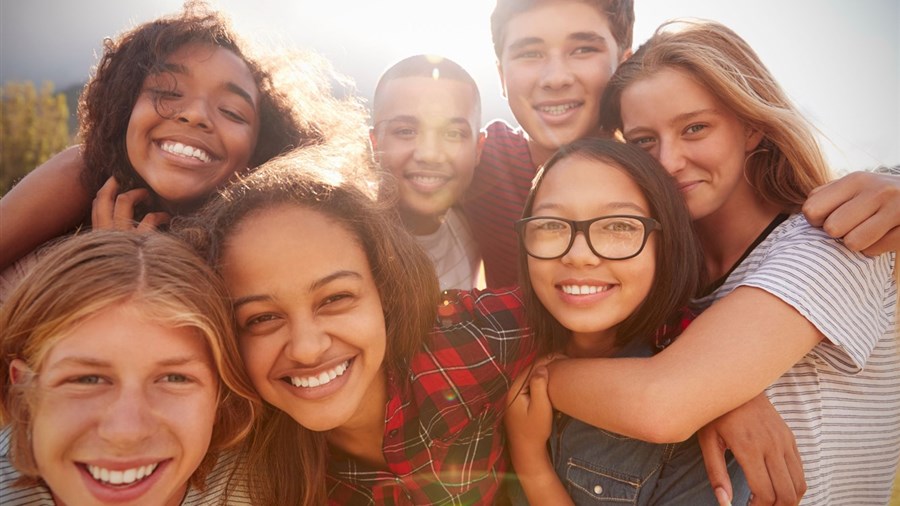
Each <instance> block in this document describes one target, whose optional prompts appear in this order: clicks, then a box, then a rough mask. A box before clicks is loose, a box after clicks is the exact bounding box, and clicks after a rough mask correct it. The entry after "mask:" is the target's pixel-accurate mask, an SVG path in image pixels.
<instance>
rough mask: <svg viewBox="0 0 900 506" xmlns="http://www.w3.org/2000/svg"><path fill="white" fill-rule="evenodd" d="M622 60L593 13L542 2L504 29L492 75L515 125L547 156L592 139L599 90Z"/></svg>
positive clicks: (566, 2)
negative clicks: (497, 75) (495, 73)
mask: <svg viewBox="0 0 900 506" xmlns="http://www.w3.org/2000/svg"><path fill="white" fill-rule="evenodd" d="M629 53H630V52H629ZM626 56H627V54H625V55H622V58H620V55H619V49H618V46H617V45H616V40H615V38H614V37H613V35H612V32H611V31H610V28H609V22H608V19H607V17H606V15H605V14H603V13H601V12H599V11H598V10H597V9H596V8H594V7H592V6H591V5H588V4H586V3H583V2H579V1H576V0H561V1H555V2H542V3H539V4H537V5H536V6H535V7H534V8H532V9H531V10H528V11H526V12H523V13H521V14H518V15H516V16H515V17H513V18H512V19H510V20H509V22H508V23H507V25H506V36H505V39H504V42H503V50H502V53H501V57H500V61H499V62H498V70H499V71H500V80H501V82H502V84H503V92H504V95H505V96H506V98H507V100H509V107H510V109H511V110H512V112H513V114H514V115H515V117H516V120H517V121H518V122H519V124H520V125H521V126H522V128H524V129H525V132H527V133H528V137H529V139H530V140H531V141H532V142H534V143H537V145H538V147H540V148H542V149H543V150H545V151H551V152H552V151H555V150H556V148H558V147H559V146H561V145H563V144H566V143H569V142H572V141H574V140H577V139H579V138H582V137H586V136H589V135H592V134H596V133H597V131H598V127H597V125H598V121H599V115H600V98H601V97H602V95H603V90H604V89H605V88H606V84H607V83H608V82H609V79H610V77H611V76H612V74H613V72H615V70H616V67H618V65H619V63H620V62H621V61H622V60H624V57H626ZM548 154H549V153H548Z"/></svg>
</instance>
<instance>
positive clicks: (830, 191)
mask: <svg viewBox="0 0 900 506" xmlns="http://www.w3.org/2000/svg"><path fill="white" fill-rule="evenodd" d="M803 214H804V215H805V216H806V219H807V220H809V222H810V223H811V224H812V225H814V226H817V227H822V228H823V229H824V230H825V231H826V232H827V233H828V235H830V236H832V237H835V238H839V239H843V241H844V245H845V246H847V247H848V248H850V249H851V250H854V251H862V252H863V253H865V254H866V255H870V256H874V255H880V254H882V253H884V252H886V251H896V250H900V176H893V175H889V174H876V173H873V172H864V171H860V172H853V173H851V174H848V175H846V176H844V177H842V178H840V179H837V180H835V181H832V182H830V183H828V184H826V185H822V186H820V187H818V188H816V189H814V190H813V191H812V192H810V194H809V198H807V200H806V202H805V203H804V204H803Z"/></svg>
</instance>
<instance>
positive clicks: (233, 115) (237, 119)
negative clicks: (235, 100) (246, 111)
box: [219, 108, 247, 123]
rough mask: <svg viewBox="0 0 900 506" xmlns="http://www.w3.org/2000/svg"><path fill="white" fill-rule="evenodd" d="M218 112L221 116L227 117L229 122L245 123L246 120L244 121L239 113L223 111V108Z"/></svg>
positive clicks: (228, 110)
mask: <svg viewBox="0 0 900 506" xmlns="http://www.w3.org/2000/svg"><path fill="white" fill-rule="evenodd" d="M219 110H220V111H221V112H222V114H224V115H225V117H227V118H228V119H230V120H232V121H234V122H237V123H247V120H246V119H244V116H242V115H241V114H240V113H237V112H235V111H232V110H230V109H225V108H222V109H219Z"/></svg>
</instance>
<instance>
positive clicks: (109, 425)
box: [97, 386, 159, 448]
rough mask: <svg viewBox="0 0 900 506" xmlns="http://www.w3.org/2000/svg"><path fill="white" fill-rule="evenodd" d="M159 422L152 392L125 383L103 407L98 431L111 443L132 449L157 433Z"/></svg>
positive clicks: (102, 437)
mask: <svg viewBox="0 0 900 506" xmlns="http://www.w3.org/2000/svg"><path fill="white" fill-rule="evenodd" d="M158 425H159V424H158V423H157V420H156V417H155V416H154V414H153V407H152V405H151V400H150V399H149V398H148V393H147V392H145V391H144V389H143V388H142V387H141V386H135V387H126V386H123V387H122V388H119V389H118V390H117V391H116V392H115V394H114V397H113V398H112V400H111V402H110V404H109V405H108V406H106V409H105V410H103V412H102V414H101V419H100V423H99V424H98V429H97V432H98V434H99V436H100V438H101V439H103V440H104V441H106V442H107V443H109V444H110V445H112V446H114V447H119V448H129V447H134V446H135V445H137V444H140V443H141V442H142V441H145V440H147V439H149V438H150V437H151V436H153V434H154V433H155V432H156V430H157V428H158Z"/></svg>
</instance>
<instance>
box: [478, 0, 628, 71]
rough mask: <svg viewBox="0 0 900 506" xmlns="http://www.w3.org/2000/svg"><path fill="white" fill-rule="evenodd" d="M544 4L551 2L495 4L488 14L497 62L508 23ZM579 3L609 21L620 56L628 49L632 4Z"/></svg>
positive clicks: (609, 0)
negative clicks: (491, 11)
mask: <svg viewBox="0 0 900 506" xmlns="http://www.w3.org/2000/svg"><path fill="white" fill-rule="evenodd" d="M546 1H550V0H497V5H496V7H494V12H493V13H492V14H491V39H492V40H493V41H494V53H495V54H496V55H497V59H500V57H501V55H502V54H503V44H504V43H505V42H506V27H507V24H509V20H510V19H512V18H514V17H515V16H517V15H519V14H521V13H523V12H527V11H529V10H531V9H533V8H534V7H535V6H537V5H539V4H541V3H544V2H546ZM581 1H582V3H586V4H588V5H590V6H592V7H594V8H596V9H597V11H599V12H601V13H603V14H605V15H606V17H607V18H608V19H609V29H610V31H612V35H613V37H615V38H616V44H617V45H618V46H619V53H620V54H623V53H625V51H628V50H630V49H631V45H632V42H633V39H634V0H581Z"/></svg>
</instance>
